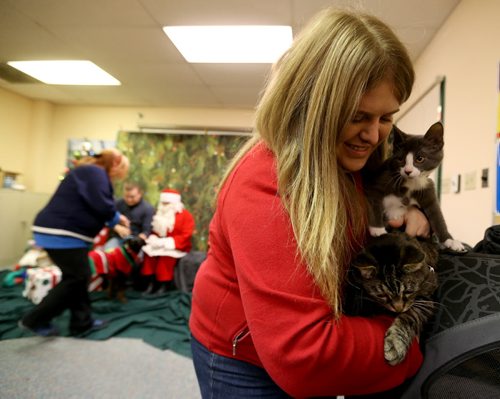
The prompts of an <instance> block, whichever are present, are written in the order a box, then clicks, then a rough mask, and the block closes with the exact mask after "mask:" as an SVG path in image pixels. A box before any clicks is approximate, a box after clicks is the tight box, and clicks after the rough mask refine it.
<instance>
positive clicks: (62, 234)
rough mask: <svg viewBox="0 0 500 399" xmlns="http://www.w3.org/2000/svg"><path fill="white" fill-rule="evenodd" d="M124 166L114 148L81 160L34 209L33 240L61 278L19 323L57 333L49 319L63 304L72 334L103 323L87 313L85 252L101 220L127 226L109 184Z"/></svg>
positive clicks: (88, 274)
mask: <svg viewBox="0 0 500 399" xmlns="http://www.w3.org/2000/svg"><path fill="white" fill-rule="evenodd" d="M128 168H129V161H128V159H127V157H125V156H124V155H122V154H121V152H120V151H118V150H116V149H106V150H103V151H102V152H101V153H100V154H98V155H95V156H93V157H87V158H84V159H82V160H81V161H80V162H79V163H78V164H77V166H76V167H75V168H74V169H73V170H71V171H70V172H69V173H68V175H67V176H66V177H65V178H64V180H63V181H62V182H61V183H60V185H59V187H58V188H57V190H56V191H55V193H54V194H53V196H52V198H51V199H50V200H49V202H48V204H47V205H46V206H45V207H44V208H43V209H42V210H41V211H40V212H39V213H38V214H37V216H36V218H35V221H34V223H33V228H32V230H33V232H34V239H35V242H36V245H37V246H39V247H42V248H44V249H45V250H46V251H47V253H48V255H49V257H50V258H51V259H52V261H53V262H54V264H56V265H57V266H58V267H59V268H60V269H61V272H62V279H61V281H60V282H59V283H58V284H57V285H56V286H55V287H53V288H52V289H51V290H50V291H49V293H48V294H47V296H45V297H44V298H43V300H42V301H41V302H40V303H39V304H38V305H37V306H35V307H34V308H33V309H32V310H31V311H30V312H28V313H27V314H26V315H24V317H23V318H22V319H21V320H20V321H19V327H21V328H23V329H26V330H29V331H31V332H33V333H35V334H37V335H42V336H51V335H58V333H59V331H58V329H57V328H56V326H54V325H53V324H52V319H53V318H55V317H56V316H58V315H60V314H61V313H62V312H63V311H64V310H66V309H69V311H70V314H71V317H70V324H69V330H70V333H71V335H80V334H82V333H84V332H86V331H88V330H91V329H98V328H102V327H104V326H105V325H106V322H105V321H103V320H99V319H94V318H92V314H91V305H90V297H89V294H88V284H89V281H90V277H91V270H90V265H89V260H88V251H89V249H90V247H91V246H92V243H93V240H94V237H95V236H96V235H97V234H98V233H99V231H100V230H101V228H102V227H103V226H104V225H107V226H108V227H110V228H113V227H114V226H115V225H117V224H121V225H123V226H126V227H128V226H129V220H128V218H127V217H126V216H124V215H122V214H120V212H118V211H117V209H116V205H115V201H114V198H113V186H112V180H115V179H123V178H124V177H125V176H126V175H127V173H128Z"/></svg>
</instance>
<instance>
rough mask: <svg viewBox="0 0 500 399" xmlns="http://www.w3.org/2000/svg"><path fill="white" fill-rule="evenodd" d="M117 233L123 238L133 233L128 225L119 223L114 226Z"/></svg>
mask: <svg viewBox="0 0 500 399" xmlns="http://www.w3.org/2000/svg"><path fill="white" fill-rule="evenodd" d="M114 230H115V232H116V234H118V235H119V236H120V237H121V238H125V237H127V236H129V235H130V234H131V231H130V229H129V228H128V227H125V226H122V225H121V224H117V225H116V226H115V227H114Z"/></svg>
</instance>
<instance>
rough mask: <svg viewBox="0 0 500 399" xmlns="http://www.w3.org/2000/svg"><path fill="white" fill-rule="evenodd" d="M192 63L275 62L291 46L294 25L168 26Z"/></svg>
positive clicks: (184, 54) (178, 45) (165, 29)
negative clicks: (292, 26)
mask: <svg viewBox="0 0 500 399" xmlns="http://www.w3.org/2000/svg"><path fill="white" fill-rule="evenodd" d="M163 30H164V32H165V34H166V35H167V36H168V37H169V38H170V40H171V41H172V43H174V45H175V47H177V49H178V50H179V51H180V52H181V54H182V55H183V57H184V58H185V59H186V61H188V62H192V63H274V62H275V61H277V60H278V58H279V57H280V56H281V55H282V54H283V53H284V52H285V51H286V50H287V49H288V48H289V47H290V45H291V43H292V28H291V27H290V26H277V25H273V26H265V25H252V26H165V27H164V28H163Z"/></svg>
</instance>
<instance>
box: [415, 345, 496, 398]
mask: <svg viewBox="0 0 500 399" xmlns="http://www.w3.org/2000/svg"><path fill="white" fill-rule="evenodd" d="M475 352H476V353H477V351H475ZM422 391H423V398H424V399H462V398H464V399H499V398H500V343H498V344H496V347H495V348H490V349H489V350H487V351H486V352H484V351H483V352H482V353H477V354H476V355H472V357H469V358H467V359H464V361H462V362H460V363H458V364H457V365H456V366H454V367H451V368H448V367H443V368H441V369H440V370H438V371H437V372H436V373H434V374H433V375H431V376H430V377H429V379H428V380H427V382H426V384H425V385H424V386H423V387H422Z"/></svg>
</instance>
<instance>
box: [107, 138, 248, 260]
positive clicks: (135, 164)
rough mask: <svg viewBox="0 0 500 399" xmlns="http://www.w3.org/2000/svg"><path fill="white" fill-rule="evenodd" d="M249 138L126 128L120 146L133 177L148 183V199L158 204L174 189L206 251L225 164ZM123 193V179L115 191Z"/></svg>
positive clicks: (197, 241) (196, 238)
mask: <svg viewBox="0 0 500 399" xmlns="http://www.w3.org/2000/svg"><path fill="white" fill-rule="evenodd" d="M247 139H248V137H245V136H223V135H203V134H200V135H182V134H151V133H131V132H120V133H119V134H118V140H117V148H119V149H120V150H121V151H122V152H123V153H124V154H125V155H126V156H127V157H128V158H129V160H130V170H129V174H128V177H127V180H130V181H136V182H138V183H140V184H141V185H142V187H144V190H145V194H144V197H145V198H146V199H147V200H148V201H149V202H150V203H151V204H152V205H153V206H155V207H156V206H157V204H158V199H159V197H160V192H161V190H163V189H165V188H173V189H176V190H179V191H180V192H181V194H182V202H183V203H184V205H185V207H186V209H187V210H189V211H190V212H191V213H192V214H193V217H194V219H195V222H196V231H195V234H194V236H193V249H194V250H200V251H206V250H207V240H208V226H209V223H210V220H211V219H212V215H213V211H214V205H215V204H214V199H215V194H216V190H217V187H218V185H219V183H220V180H221V178H222V175H223V174H224V171H225V168H226V166H227V164H228V162H229V161H230V160H231V158H232V157H233V156H234V154H235V153H236V151H237V150H238V149H239V147H240V146H241V145H242V144H243V143H244V142H245V141H246V140H247ZM122 192H123V182H121V183H117V184H116V186H115V193H116V195H117V196H120V195H121V193H122Z"/></svg>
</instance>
